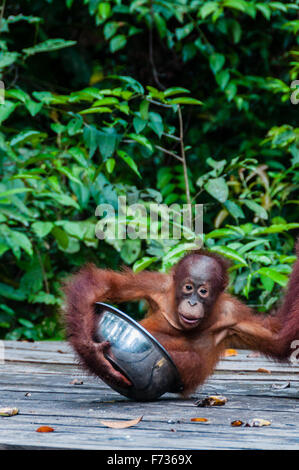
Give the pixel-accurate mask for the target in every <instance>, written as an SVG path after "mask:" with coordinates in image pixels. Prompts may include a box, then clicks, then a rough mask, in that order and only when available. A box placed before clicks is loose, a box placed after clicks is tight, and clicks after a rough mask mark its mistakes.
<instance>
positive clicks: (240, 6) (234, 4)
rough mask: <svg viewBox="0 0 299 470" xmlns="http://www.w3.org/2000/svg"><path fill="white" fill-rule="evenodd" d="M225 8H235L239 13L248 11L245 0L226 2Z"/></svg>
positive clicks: (228, 0) (229, 0) (226, 0)
mask: <svg viewBox="0 0 299 470" xmlns="http://www.w3.org/2000/svg"><path fill="white" fill-rule="evenodd" d="M223 6H224V7H228V8H235V9H236V10H239V11H243V12H245V11H246V2H245V1H244V0H225V2H224V3H223Z"/></svg>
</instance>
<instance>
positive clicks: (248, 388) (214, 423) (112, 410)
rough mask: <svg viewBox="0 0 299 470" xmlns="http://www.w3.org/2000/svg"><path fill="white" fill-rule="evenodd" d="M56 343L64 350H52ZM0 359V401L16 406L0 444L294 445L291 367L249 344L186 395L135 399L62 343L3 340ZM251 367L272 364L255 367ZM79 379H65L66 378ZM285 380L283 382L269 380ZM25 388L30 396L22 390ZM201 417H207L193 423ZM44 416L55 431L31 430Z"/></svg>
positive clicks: (297, 440)
mask: <svg viewBox="0 0 299 470" xmlns="http://www.w3.org/2000/svg"><path fill="white" fill-rule="evenodd" d="M59 349H61V350H63V351H66V352H65V354H61V353H59V352H57V351H58V350H59ZM5 352H6V358H8V359H7V360H6V363H5V364H4V365H0V404H1V406H17V407H18V408H19V410H20V414H19V415H16V416H13V417H9V418H4V417H0V449H8V448H9V449H21V448H24V449H25V448H26V449H31V448H32V449H43V448H48V449H67V448H68V449H113V450H116V449H273V448H275V449H298V448H299V432H298V431H299V429H298V428H299V426H298V424H297V422H298V419H297V417H298V413H299V406H298V400H296V398H298V396H299V394H298V392H299V374H298V367H297V368H294V367H292V366H289V365H287V366H286V367H284V365H281V364H277V363H274V362H271V361H268V360H267V359H265V358H262V357H259V358H248V351H241V352H240V351H239V354H238V356H234V357H230V358H225V359H223V360H222V361H221V363H220V364H219V368H218V370H217V371H216V372H215V374H214V375H213V376H212V377H211V378H210V379H209V381H208V382H207V383H206V384H205V385H204V386H203V387H201V388H200V389H199V390H198V391H197V392H196V393H194V394H193V395H192V397H191V398H189V399H182V398H180V397H178V396H176V395H173V394H166V395H165V396H163V397H162V398H161V399H160V400H158V401H155V402H150V403H138V402H133V401H130V400H127V399H126V398H124V397H122V396H121V395H119V394H117V393H116V392H114V391H113V390H111V389H110V388H109V387H107V386H106V385H105V384H104V383H103V382H102V381H100V380H98V379H96V378H93V377H90V376H88V375H86V374H85V373H83V372H82V371H81V370H80V369H79V368H78V367H77V366H76V361H75V358H74V356H73V353H72V352H71V350H70V349H69V347H68V346H67V345H66V344H65V343H53V342H47V343H16V342H7V343H5ZM258 367H264V368H266V369H269V370H271V371H272V374H259V373H257V372H256V370H257V368H258ZM75 377H76V378H78V379H83V382H84V383H83V385H77V386H75V385H72V384H70V381H71V380H72V379H73V378H75ZM286 381H290V388H286V389H281V390H276V389H273V387H272V384H273V383H275V384H282V383H283V382H286ZM28 392H30V394H31V395H30V396H25V394H26V393H28ZM215 393H217V394H224V395H225V396H227V398H228V402H227V404H226V405H225V406H224V407H213V408H198V407H196V406H194V401H195V400H196V399H199V398H203V397H204V396H206V395H209V394H215ZM141 415H143V420H142V421H141V422H140V423H139V424H138V425H137V426H135V427H133V428H129V429H122V430H120V429H108V428H106V427H104V426H103V425H102V424H101V423H100V420H102V419H113V420H120V419H132V418H136V417H137V416H141ZM192 417H206V418H208V419H209V423H208V424H199V423H192V422H191V421H190V420H191V418H192ZM254 417H260V418H263V419H269V420H270V421H272V425H271V426H269V427H264V428H245V427H242V428H233V427H232V426H231V421H232V420H233V419H241V420H242V421H244V422H245V421H247V420H249V419H251V418H254ZM42 424H46V425H50V426H52V427H53V428H54V429H55V432H54V433H47V434H40V433H36V432H35V430H36V428H37V427H38V426H40V425H42Z"/></svg>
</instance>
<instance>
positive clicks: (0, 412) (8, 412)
mask: <svg viewBox="0 0 299 470" xmlns="http://www.w3.org/2000/svg"><path fill="white" fill-rule="evenodd" d="M18 413H19V410H18V408H0V416H15V415H17V414H18Z"/></svg>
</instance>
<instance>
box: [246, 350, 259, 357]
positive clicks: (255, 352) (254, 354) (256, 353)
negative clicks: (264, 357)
mask: <svg viewBox="0 0 299 470" xmlns="http://www.w3.org/2000/svg"><path fill="white" fill-rule="evenodd" d="M260 356H261V353H260V352H259V351H253V352H251V353H249V354H248V355H247V357H260Z"/></svg>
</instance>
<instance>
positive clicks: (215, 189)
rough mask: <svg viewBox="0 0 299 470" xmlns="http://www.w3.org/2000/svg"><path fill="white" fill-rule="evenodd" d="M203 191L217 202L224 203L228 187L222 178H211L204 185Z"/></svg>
mask: <svg viewBox="0 0 299 470" xmlns="http://www.w3.org/2000/svg"><path fill="white" fill-rule="evenodd" d="M204 188H205V190H206V191H207V192H208V193H209V194H210V195H211V196H212V197H214V198H215V199H217V201H219V202H222V203H223V202H225V201H226V200H227V198H228V194H229V191H228V186H227V184H226V181H225V179H224V178H221V177H220V178H212V179H210V180H209V181H208V182H207V183H206V184H205V185H204Z"/></svg>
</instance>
